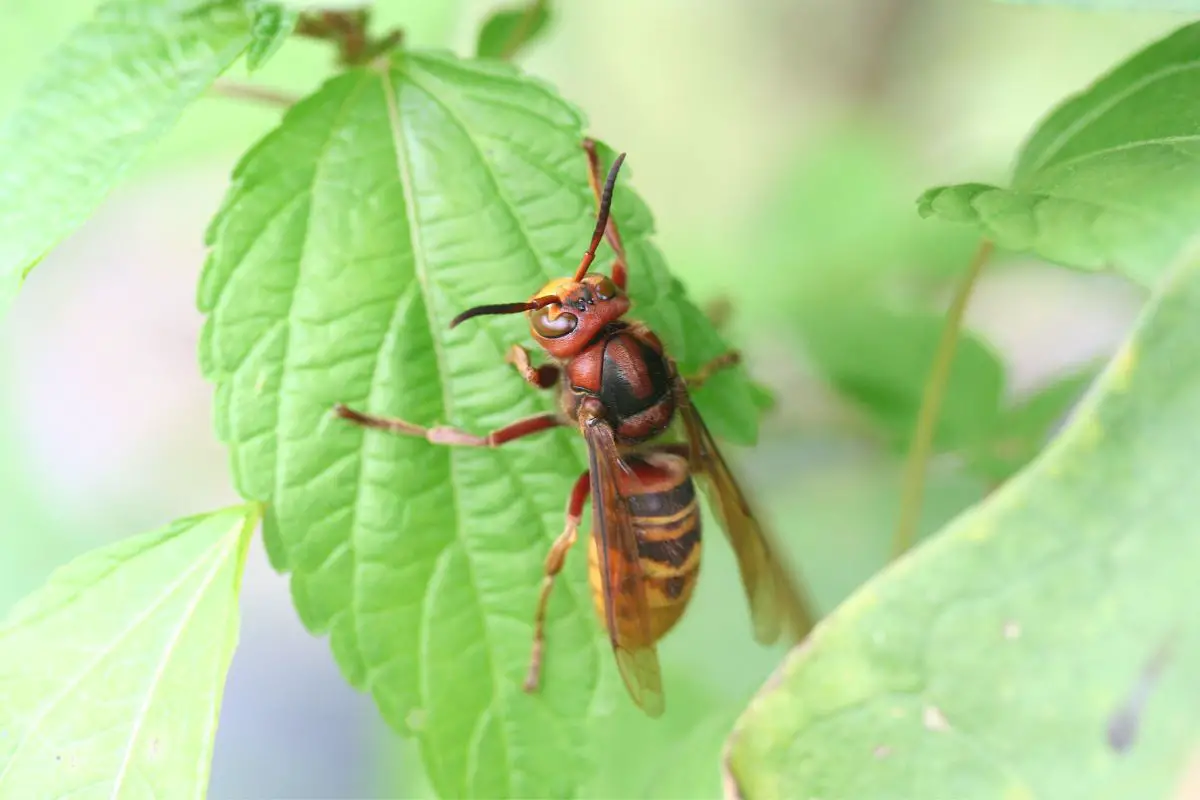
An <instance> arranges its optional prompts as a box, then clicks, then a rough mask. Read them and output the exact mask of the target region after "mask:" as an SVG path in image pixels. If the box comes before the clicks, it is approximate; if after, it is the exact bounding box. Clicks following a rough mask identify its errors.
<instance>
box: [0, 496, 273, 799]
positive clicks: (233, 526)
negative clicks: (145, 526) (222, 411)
mask: <svg viewBox="0 0 1200 800" xmlns="http://www.w3.org/2000/svg"><path fill="white" fill-rule="evenodd" d="M257 514H258V512H257V510H256V508H255V507H239V508H233V509H228V510H225V511H220V512H217V513H213V514H208V515H204V516H196V517H188V518H185V519H181V520H177V521H176V522H174V523H172V524H171V525H168V526H167V527H166V528H163V529H161V530H159V531H155V532H153V533H148V534H144V535H141V536H134V537H130V538H129V539H125V540H123V541H120V542H117V543H116V544H113V545H109V546H108V547H104V548H101V549H99V550H97V551H94V552H92V553H89V554H87V555H84V556H82V557H80V558H78V559H76V560H75V561H73V562H71V563H70V564H68V565H67V566H65V567H63V568H61V569H59V570H58V571H57V572H56V573H54V575H52V576H51V578H50V580H49V582H48V583H47V584H46V585H45V586H44V587H43V588H42V589H40V590H38V591H36V592H34V593H33V594H32V595H29V596H28V597H26V598H25V599H24V600H23V601H22V602H21V603H20V604H18V606H17V607H16V608H15V609H14V610H13V612H12V614H11V615H10V616H9V618H8V620H7V621H6V622H5V624H4V627H3V628H0V797H12V798H18V797H68V796H70V797H105V798H114V799H115V798H142V797H195V798H200V797H204V795H205V791H206V787H207V785H208V774H209V765H210V759H211V756H212V746H213V736H214V734H215V733H216V725H217V716H218V713H219V711H220V707H221V695H222V692H223V690H224V686H225V674H226V672H227V670H228V669H229V662H230V659H231V658H232V656H233V649H234V646H235V644H236V642H237V630H238V615H237V598H238V591H239V585H240V583H241V575H242V565H243V562H244V560H245V554H246V546H247V543H248V542H249V539H250V534H251V533H252V532H253V529H254V526H255V525H256V524H257V519H258V516H257Z"/></svg>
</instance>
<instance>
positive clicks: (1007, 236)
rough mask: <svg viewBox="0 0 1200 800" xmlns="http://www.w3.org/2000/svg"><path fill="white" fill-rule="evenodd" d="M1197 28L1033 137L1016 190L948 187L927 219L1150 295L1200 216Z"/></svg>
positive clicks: (935, 192) (1120, 71)
mask: <svg viewBox="0 0 1200 800" xmlns="http://www.w3.org/2000/svg"><path fill="white" fill-rule="evenodd" d="M1197 92H1200V23H1193V24H1190V25H1187V26H1184V27H1183V28H1180V29H1179V30H1178V31H1176V32H1174V33H1172V34H1171V35H1170V36H1167V37H1166V38H1164V39H1162V40H1160V41H1158V42H1155V43H1154V44H1152V45H1150V46H1149V47H1147V48H1145V49H1144V50H1142V51H1141V52H1140V53H1137V54H1136V55H1134V56H1133V57H1132V58H1130V59H1129V60H1128V61H1126V62H1125V63H1123V64H1121V65H1120V66H1118V67H1116V68H1115V69H1114V70H1113V71H1111V72H1110V73H1108V74H1107V75H1105V76H1103V77H1102V78H1100V79H1099V80H1098V81H1096V82H1095V83H1094V84H1093V85H1092V86H1090V87H1088V88H1087V89H1085V90H1084V91H1082V92H1080V93H1079V94H1077V95H1075V96H1074V97H1071V98H1068V99H1067V100H1066V101H1064V102H1063V103H1061V104H1060V105H1059V106H1058V107H1057V108H1056V109H1055V110H1054V111H1053V112H1051V113H1050V114H1049V116H1047V117H1046V119H1044V120H1043V121H1042V122H1041V124H1040V125H1038V127H1037V128H1036V130H1034V131H1033V133H1032V134H1031V135H1030V137H1029V139H1028V140H1027V141H1026V143H1025V145H1024V146H1023V147H1022V149H1021V152H1020V155H1019V156H1018V159H1017V163H1016V166H1015V169H1014V172H1013V178H1012V186H1011V187H1010V188H1001V187H997V186H992V185H989V184H983V183H964V184H958V185H954V186H941V187H937V188H934V189H930V190H928V191H927V192H925V193H924V194H923V195H922V196H921V198H920V199H919V201H918V209H919V211H920V213H921V214H922V216H926V217H929V216H936V217H939V218H941V219H945V220H949V221H951V222H964V223H970V224H973V225H976V226H978V227H979V228H980V229H981V230H982V231H983V234H984V235H985V236H986V237H988V238H990V239H992V240H994V241H995V242H996V244H997V245H999V246H1000V247H1003V248H1006V249H1010V250H1032V251H1033V252H1035V253H1037V254H1038V255H1040V256H1042V257H1043V258H1046V259H1048V260H1050V261H1054V262H1058V263H1061V264H1065V265H1067V266H1072V267H1077V268H1081V269H1088V270H1100V269H1112V270H1116V271H1118V272H1120V273H1121V274H1123V275H1125V276H1127V277H1128V278H1130V279H1132V280H1134V281H1136V282H1138V283H1141V284H1143V285H1145V286H1153V285H1155V283H1156V282H1157V281H1158V279H1159V277H1160V276H1161V274H1162V272H1163V270H1164V269H1165V268H1166V267H1167V266H1168V265H1169V264H1170V263H1172V260H1173V259H1174V258H1175V257H1176V256H1177V255H1178V253H1179V252H1180V250H1181V248H1182V247H1183V245H1184V244H1185V242H1186V241H1187V240H1188V239H1189V237H1191V236H1192V235H1193V232H1194V230H1195V220H1196V217H1197V214H1200V116H1197V115H1196V114H1195V113H1194V111H1193V109H1192V105H1191V104H1190V103H1189V102H1188V101H1187V100H1186V98H1190V97H1194V96H1195V95H1196V94H1197Z"/></svg>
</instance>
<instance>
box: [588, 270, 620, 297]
mask: <svg viewBox="0 0 1200 800" xmlns="http://www.w3.org/2000/svg"><path fill="white" fill-rule="evenodd" d="M592 291H594V292H595V293H596V297H598V298H600V299H601V300H612V299H613V298H614V297H616V296H617V285H616V284H615V283H613V282H612V281H611V280H610V279H609V278H606V277H605V276H603V275H601V276H600V279H599V280H597V281H596V282H595V284H594V285H593V286H592Z"/></svg>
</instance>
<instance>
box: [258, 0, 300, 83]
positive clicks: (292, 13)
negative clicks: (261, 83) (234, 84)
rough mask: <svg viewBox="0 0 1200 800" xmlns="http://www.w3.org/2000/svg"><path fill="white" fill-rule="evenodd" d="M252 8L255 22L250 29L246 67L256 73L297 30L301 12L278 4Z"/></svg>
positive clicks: (263, 4)
mask: <svg viewBox="0 0 1200 800" xmlns="http://www.w3.org/2000/svg"><path fill="white" fill-rule="evenodd" d="M251 8H252V13H253V15H254V21H253V23H252V25H251V27H250V46H249V47H247V48H246V67H247V69H249V71H250V72H254V71H255V70H257V69H259V68H260V67H261V66H263V65H264V64H266V63H267V61H269V60H270V59H271V56H273V55H275V54H276V53H277V52H279V48H280V47H283V43H284V42H286V41H287V39H288V37H289V36H291V35H292V32H293V31H294V30H296V23H297V22H299V21H300V12H299V11H297V10H296V9H293V8H285V7H284V6H282V5H279V4H278V3H258V4H255V5H252V6H251Z"/></svg>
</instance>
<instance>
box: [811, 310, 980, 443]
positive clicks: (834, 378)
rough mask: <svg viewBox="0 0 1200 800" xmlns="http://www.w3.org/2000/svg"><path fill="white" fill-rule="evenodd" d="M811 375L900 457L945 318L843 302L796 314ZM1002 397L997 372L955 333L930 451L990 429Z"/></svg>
mask: <svg viewBox="0 0 1200 800" xmlns="http://www.w3.org/2000/svg"><path fill="white" fill-rule="evenodd" d="M796 324H797V325H798V326H799V329H800V331H801V335H802V336H803V340H804V347H805V351H806V352H807V353H808V354H809V356H810V357H811V358H812V360H813V362H814V364H815V366H816V368H817V371H818V372H819V373H820V374H821V375H822V376H823V377H824V378H825V379H826V380H827V381H828V382H829V383H830V385H831V386H833V388H834V389H836V390H837V392H838V393H839V394H840V395H842V396H843V397H844V398H846V399H847V400H849V401H850V402H852V403H853V404H854V405H855V406H856V407H858V408H859V409H861V410H862V411H863V412H865V413H866V414H867V415H868V416H869V417H870V419H871V420H872V422H873V423H874V424H875V425H877V426H878V427H879V428H880V429H881V431H882V433H883V434H884V436H885V437H886V439H887V440H888V442H889V443H890V444H891V445H892V446H893V447H895V448H896V449H898V450H902V451H903V450H907V449H908V446H909V442H910V440H911V438H912V435H913V429H914V428H915V426H916V419H917V414H918V412H919V410H920V407H921V399H922V396H923V394H924V390H925V383H926V381H927V380H928V378H929V371H930V369H931V368H932V365H933V359H934V353H935V352H936V350H937V345H938V340H939V339H940V338H941V335H942V329H943V328H944V327H945V319H944V318H943V317H941V316H939V315H936V314H924V313H915V312H898V311H893V310H891V309H887V308H883V307H880V306H871V305H867V304H865V303H864V304H856V303H850V302H843V303H841V304H833V303H830V304H827V305H825V306H823V307H821V308H808V309H806V311H805V313H804V314H800V315H797V318H796ZM1003 392H1004V365H1003V364H1002V363H1001V362H1000V359H999V358H998V357H997V356H996V354H995V352H993V350H992V349H991V348H990V347H988V346H987V345H986V344H984V342H983V340H981V339H980V338H978V337H977V336H975V335H974V334H972V333H971V332H970V331H962V332H961V335H960V339H959V342H958V346H957V348H956V350H955V356H954V363H953V366H952V367H951V370H950V378H949V383H948V384H947V387H946V397H945V400H944V401H943V403H942V412H941V415H940V417H939V420H938V427H937V432H936V434H935V438H934V444H935V446H936V447H937V448H938V449H939V450H954V449H957V448H958V447H960V446H962V445H964V444H966V443H967V442H972V441H976V440H978V439H979V438H980V437H981V436H983V435H985V434H986V432H987V431H989V430H992V429H993V428H994V427H995V425H996V421H997V418H998V416H999V413H1000V402H1001V397H1002V395H1003Z"/></svg>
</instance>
